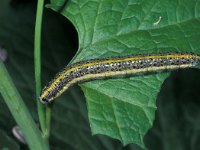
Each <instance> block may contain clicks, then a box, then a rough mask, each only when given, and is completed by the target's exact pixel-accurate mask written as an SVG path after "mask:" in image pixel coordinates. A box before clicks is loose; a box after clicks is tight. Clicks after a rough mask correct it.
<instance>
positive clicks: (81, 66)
mask: <svg viewBox="0 0 200 150" xmlns="http://www.w3.org/2000/svg"><path fill="white" fill-rule="evenodd" d="M199 61H200V56H199V55H195V54H192V53H163V54H147V55H129V56H123V57H113V58H103V59H92V60H87V61H81V62H78V63H75V64H72V65H70V66H67V67H66V68H64V70H63V71H61V72H59V73H58V74H57V75H56V76H55V77H54V79H53V80H52V81H51V82H49V84H48V85H47V86H45V87H44V89H43V90H42V92H41V94H40V98H39V99H40V101H41V102H42V103H49V102H51V101H52V100H54V99H55V98H56V97H58V96H59V95H61V94H62V93H63V92H64V91H66V90H67V89H68V88H69V87H70V86H72V85H73V84H76V83H80V82H84V81H90V80H95V79H105V78H113V77H123V76H132V75H133V76H134V75H138V74H145V73H151V72H157V71H164V70H174V69H179V68H188V67H193V66H195V65H196V64H197V63H199Z"/></svg>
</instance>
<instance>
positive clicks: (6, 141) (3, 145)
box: [0, 130, 20, 150]
mask: <svg viewBox="0 0 200 150" xmlns="http://www.w3.org/2000/svg"><path fill="white" fill-rule="evenodd" d="M0 141H1V142H0V149H1V150H9V149H10V150H19V149H20V148H19V145H18V144H17V143H16V142H15V141H14V140H13V139H12V138H10V137H9V136H8V135H7V134H6V133H5V132H4V131H2V130H0Z"/></svg>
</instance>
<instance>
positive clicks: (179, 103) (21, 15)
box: [0, 2, 200, 150]
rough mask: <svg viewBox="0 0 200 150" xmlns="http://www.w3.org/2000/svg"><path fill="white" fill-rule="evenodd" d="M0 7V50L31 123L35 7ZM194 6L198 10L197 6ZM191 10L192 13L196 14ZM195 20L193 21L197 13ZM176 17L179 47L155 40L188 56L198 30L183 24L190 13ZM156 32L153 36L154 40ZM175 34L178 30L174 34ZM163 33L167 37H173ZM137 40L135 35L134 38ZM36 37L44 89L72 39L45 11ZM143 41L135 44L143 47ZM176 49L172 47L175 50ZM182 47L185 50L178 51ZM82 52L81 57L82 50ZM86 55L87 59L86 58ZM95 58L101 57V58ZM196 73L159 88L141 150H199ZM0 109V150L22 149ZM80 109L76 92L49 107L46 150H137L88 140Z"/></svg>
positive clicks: (67, 55) (62, 21) (69, 52)
mask: <svg viewBox="0 0 200 150" xmlns="http://www.w3.org/2000/svg"><path fill="white" fill-rule="evenodd" d="M187 5H188V6H190V5H189V2H188V3H186V4H185V5H183V6H184V7H185V8H188V7H186V6H187ZM1 6H4V7H2V9H0V10H1V14H0V17H1V18H0V21H1V24H0V44H1V46H3V47H4V48H5V49H6V50H7V51H8V59H7V61H6V66H7V68H8V71H9V73H10V74H11V76H12V78H13V80H14V82H15V84H16V86H17V88H18V90H19V91H20V94H21V95H22V97H23V99H24V100H26V101H25V103H26V104H27V106H28V107H29V109H30V111H31V113H32V115H33V116H34V118H35V119H36V120H37V113H36V108H35V105H36V104H35V102H34V101H33V97H34V78H33V77H34V70H33V35H34V33H33V32H34V20H35V7H36V6H35V3H32V2H31V3H26V4H25V3H12V5H10V4H7V3H5V5H0V7H1ZM5 6H7V7H5ZM192 6H194V5H192ZM196 6H198V2H197V3H196ZM178 8H179V9H177V10H179V11H180V12H184V11H181V10H182V8H183V7H178ZM196 8H198V7H196ZM3 10H4V11H3ZM170 10H173V9H170ZM192 10H194V9H192ZM197 10H198V9H196V11H195V12H198V11H197ZM196 14H197V16H198V13H196ZM181 16H185V17H183V19H185V20H184V21H183V23H182V22H181V23H180V24H179V23H178V24H176V22H175V21H174V20H173V19H172V20H171V21H172V22H173V21H174V22H175V26H176V27H177V26H178V27H180V28H181V27H183V26H184V28H183V29H184V30H182V31H184V32H178V33H179V34H178V33H177V32H175V33H174V34H176V35H177V34H178V35H177V36H176V37H179V38H178V39H177V41H180V43H179V42H177V41H175V40H170V41H165V39H166V38H164V37H163V38H162V36H161V37H159V38H160V40H161V41H163V42H162V44H163V43H166V45H170V44H169V43H171V46H172V47H174V46H175V48H177V47H179V48H180V46H182V47H183V48H184V49H186V47H187V46H188V47H187V48H188V50H196V49H197V48H198V47H199V45H198V41H197V39H198V37H199V35H198V32H197V30H198V29H199V27H198V19H195V18H193V19H192V17H191V19H187V17H188V16H190V13H187V14H181ZM158 17H159V16H158ZM179 21H180V20H179ZM177 22H178V20H177ZM170 27H171V26H167V30H166V31H165V29H163V28H164V25H163V27H162V28H161V29H162V30H161V31H162V33H163V32H164V33H165V34H164V35H166V36H167V37H168V36H169V34H168V32H169V31H171V30H170V29H171V28H170ZM181 29H182V28H181ZM161 31H160V30H158V31H157V32H156V34H158V33H159V32H161ZM173 31H174V30H173ZM176 31H181V30H179V28H178V29H177V30H176ZM186 31H187V32H186ZM169 33H170V34H172V35H173V32H169ZM184 33H185V35H186V37H189V38H186V39H185V38H183V39H184V40H188V41H186V42H183V41H182V40H183V39H182V38H181V37H182V35H183V34H184ZM138 34H139V33H137V32H136V35H138ZM42 35H43V40H42V41H43V47H42V50H43V54H42V61H43V62H42V64H43V68H42V69H43V73H42V74H43V82H44V83H46V82H48V81H49V80H50V78H51V77H52V76H53V74H55V72H57V71H58V70H60V69H61V68H63V67H64V66H65V65H66V64H67V63H68V62H69V61H70V60H71V58H72V57H73V56H74V54H75V52H76V49H77V47H78V46H77V45H78V44H77V33H76V31H75V29H74V28H73V26H72V25H71V24H70V22H69V21H67V20H66V18H64V17H62V16H61V15H59V14H57V13H55V12H53V11H51V10H49V9H46V11H45V17H44V28H43V34H42ZM191 37H192V38H191ZM79 38H80V37H79ZM145 39H147V38H145ZM145 39H140V40H142V41H145ZM79 40H80V39H79ZM83 43H84V42H83ZM177 43H178V46H176V45H177ZM183 43H184V44H185V43H186V44H185V45H184V44H183ZM100 44H101V43H100ZM98 46H99V45H98ZM162 46H163V45H162ZM184 46H186V47H184ZM116 47H117V46H116ZM116 47H114V48H116ZM146 47H149V45H148V44H147V45H146ZM114 48H113V49H114ZM152 48H153V47H152ZM85 51H86V52H87V49H85ZM113 53H115V52H111V53H110V54H109V55H112V54H113ZM127 53H128V52H127ZM86 54H87V53H86ZM86 54H84V55H85V56H84V55H82V56H81V55H79V58H81V57H82V58H84V57H86V56H87V55H86ZM88 55H90V54H89V52H88ZM116 55H117V54H116ZM100 56H102V57H103V56H104V55H100ZM105 56H106V54H105ZM199 73H200V72H199V71H198V70H196V69H187V70H183V71H178V72H177V71H176V72H173V73H172V75H171V76H170V78H168V79H167V80H166V82H164V84H163V86H162V89H161V91H160V93H159V95H158V99H157V106H158V111H157V113H156V119H155V122H154V126H153V128H152V129H150V130H149V132H148V133H147V134H146V136H145V140H144V143H145V145H146V147H147V148H149V149H153V150H156V149H158V150H160V149H176V150H177V149H181V150H182V149H194V150H195V149H198V148H199V144H198V140H199V126H198V124H199V121H200V115H199V110H200V109H199V106H200V105H199V101H198V99H199V95H198V87H199V85H200V80H199V79H198V76H199ZM112 82H114V81H112ZM123 82H124V81H123ZM96 84H97V85H98V84H99V82H96ZM85 86H86V87H91V86H95V84H93V85H92V84H90V83H88V84H85V85H84V87H83V90H86V88H85ZM94 88H95V87H94ZM66 99H67V100H66ZM0 103H1V104H0V107H1V109H0V116H1V117H0V131H1V132H0V139H4V141H3V140H0V141H3V142H1V143H0V147H1V148H3V147H9V148H10V149H19V147H22V148H23V149H26V146H24V145H22V144H19V142H18V141H17V140H16V139H15V138H14V137H13V136H12V133H11V129H12V127H13V126H15V121H14V120H13V119H12V116H11V115H10V113H9V111H8V109H7V107H6V105H5V104H4V102H3V101H2V100H1V101H0ZM85 103H86V101H85V100H84V96H83V93H82V92H81V90H80V89H79V88H78V87H77V86H74V87H73V88H71V89H70V90H69V91H68V92H66V93H65V94H64V96H62V97H60V98H59V99H58V100H57V101H56V103H55V104H54V107H53V120H52V132H51V139H50V142H51V147H52V149H69V148H70V149H85V150H88V149H92V150H93V149H99V150H101V149H109V150H110V149H111V150H112V149H113V150H114V149H134V150H135V149H140V148H139V147H137V146H136V145H133V144H130V145H128V146H126V147H122V144H121V143H120V142H119V141H117V140H113V139H111V138H108V137H106V136H100V135H95V136H91V134H92V133H91V130H90V125H89V123H88V117H87V116H88V115H87V109H86V104H85ZM88 106H89V103H88ZM89 111H90V110H89ZM90 115H91V114H90ZM90 117H91V116H90ZM10 143H12V144H10ZM13 143H15V144H13ZM11 146H12V147H11Z"/></svg>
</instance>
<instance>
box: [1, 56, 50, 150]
mask: <svg viewBox="0 0 200 150" xmlns="http://www.w3.org/2000/svg"><path fill="white" fill-rule="evenodd" d="M0 77H1V78H0V93H1V95H2V96H3V98H4V101H5V103H6V104H7V106H8V108H9V110H10V112H11V113H12V115H13V117H14V119H15V121H16V122H17V124H18V125H19V127H20V129H21V130H22V133H23V135H24V137H25V139H26V142H27V143H28V145H29V148H30V149H31V150H48V149H49V145H48V143H47V142H46V141H45V140H44V139H43V138H42V135H41V132H40V131H39V129H38V127H37V125H36V124H35V122H34V121H33V119H32V116H31V115H30V112H29V111H28V109H27V107H26V106H25V104H24V102H23V100H22V98H21V96H20V95H19V93H18V91H17V89H16V87H15V85H14V83H13V82H12V79H11V78H10V75H9V74H8V72H7V69H6V68H5V66H4V64H3V63H2V62H1V60H0Z"/></svg>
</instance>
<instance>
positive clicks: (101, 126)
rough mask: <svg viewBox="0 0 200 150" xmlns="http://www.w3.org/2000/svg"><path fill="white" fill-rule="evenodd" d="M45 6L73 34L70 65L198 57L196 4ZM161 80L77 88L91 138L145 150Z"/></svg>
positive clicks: (133, 0)
mask: <svg viewBox="0 0 200 150" xmlns="http://www.w3.org/2000/svg"><path fill="white" fill-rule="evenodd" d="M63 4H66V5H65V6H64V7H63V6H62V5H63ZM48 7H51V8H52V9H54V10H59V11H61V12H62V14H63V15H64V16H65V17H67V18H68V19H70V21H71V22H72V23H73V24H74V26H75V27H76V29H77V32H78V35H79V51H78V53H77V55H76V57H75V59H74V61H73V62H75V61H80V60H82V59H91V58H99V57H108V56H122V55H128V54H138V53H152V52H171V51H183V52H184V51H188V52H196V53H199V51H198V48H199V47H200V44H199V42H198V40H197V39H199V38H200V33H199V30H200V22H199V20H198V19H199V16H200V3H199V2H198V1H187V0H179V1H178V0H174V1H173V2H172V1H171V0H144V1H138V0H125V1H123V2H122V1H112V0H103V1H99V0H93V1H89V0H84V1H77V0H72V1H68V2H64V1H63V0H51V4H50V5H49V6H48ZM61 7H63V9H61ZM166 77H167V74H157V75H148V76H141V77H132V78H129V79H119V80H117V79H115V80H104V81H92V82H88V83H85V84H82V86H81V87H82V89H83V91H84V93H85V96H86V100H87V105H88V112H89V119H90V124H91V128H92V132H93V134H97V133H100V134H105V135H109V136H111V137H113V138H116V139H119V140H121V141H122V142H123V144H128V143H137V144H138V145H140V146H142V147H144V144H143V136H144V135H145V133H146V132H147V130H148V129H149V128H150V127H151V126H152V122H153V120H154V113H155V110H156V106H155V101H156V96H157V94H158V92H159V89H160V86H161V84H162V83H163V81H164V80H165V78H166Z"/></svg>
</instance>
